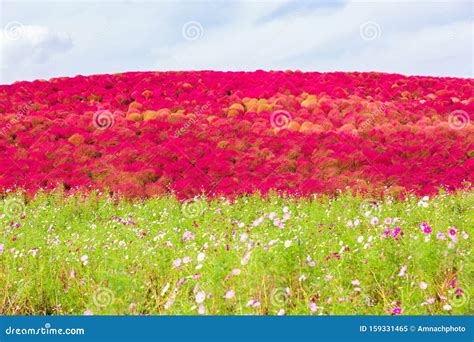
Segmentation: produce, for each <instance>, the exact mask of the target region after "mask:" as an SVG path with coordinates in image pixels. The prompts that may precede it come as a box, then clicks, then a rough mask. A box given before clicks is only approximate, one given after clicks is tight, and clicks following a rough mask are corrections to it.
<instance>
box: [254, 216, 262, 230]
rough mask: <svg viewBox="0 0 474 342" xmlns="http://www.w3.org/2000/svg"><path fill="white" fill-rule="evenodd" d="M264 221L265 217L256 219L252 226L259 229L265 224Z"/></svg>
mask: <svg viewBox="0 0 474 342" xmlns="http://www.w3.org/2000/svg"><path fill="white" fill-rule="evenodd" d="M263 219H264V217H263V216H262V217H259V218H258V219H256V220H255V221H253V223H252V226H254V227H258V226H259V225H260V224H261V223H262V222H263Z"/></svg>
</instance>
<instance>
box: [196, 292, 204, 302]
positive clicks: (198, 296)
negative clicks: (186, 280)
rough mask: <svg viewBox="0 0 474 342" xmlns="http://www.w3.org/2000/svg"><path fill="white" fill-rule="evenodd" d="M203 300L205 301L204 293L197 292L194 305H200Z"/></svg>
mask: <svg viewBox="0 0 474 342" xmlns="http://www.w3.org/2000/svg"><path fill="white" fill-rule="evenodd" d="M205 299H206V292H204V291H199V292H198V293H197V294H196V303H198V304H201V303H202V302H204V300H205Z"/></svg>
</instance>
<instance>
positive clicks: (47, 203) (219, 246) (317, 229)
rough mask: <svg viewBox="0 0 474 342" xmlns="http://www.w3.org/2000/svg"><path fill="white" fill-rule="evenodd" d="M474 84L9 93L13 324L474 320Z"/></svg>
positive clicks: (227, 76) (257, 77)
mask: <svg viewBox="0 0 474 342" xmlns="http://www.w3.org/2000/svg"><path fill="white" fill-rule="evenodd" d="M472 89H474V80H472V79H461V78H437V77H421V76H420V77H418V76H417V77H415V76H412V77H406V76H402V75H396V74H382V73H375V72H374V73H342V72H336V73H316V72H307V73H303V72H297V71H287V72H283V71H275V72H264V71H256V72H214V71H199V72H131V73H123V74H115V75H96V76H76V77H73V78H56V79H51V80H49V81H43V80H38V81H34V82H16V83H14V84H12V85H1V86H0V192H1V196H2V200H1V203H0V208H1V211H0V227H1V231H0V301H1V305H0V314H3V315H31V314H47V315H51V314H53V315H89V314H93V315H101V314H119V315H137V314H145V315H148V314H163V315H182V314H184V315H195V314H200V315H204V314H208V315H246V314H250V315H254V314H255V315H331V314H335V315H338V314H360V315H363V314H371V315H380V314H382V315H383V314H385V315H415V314H433V315H440V314H472V313H474V309H473V305H472V301H471V293H472V288H473V285H474V275H473V271H472V270H473V266H474V265H473V264H474V260H473V257H472V234H473V225H474V210H473V209H474V192H473V191H472V182H473V175H474V134H473V133H474V126H473V125H472V123H471V117H472V112H473V108H474V94H473V91H472Z"/></svg>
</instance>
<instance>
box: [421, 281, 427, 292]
mask: <svg viewBox="0 0 474 342" xmlns="http://www.w3.org/2000/svg"><path fill="white" fill-rule="evenodd" d="M427 288H428V284H427V283H425V282H424V281H420V289H422V290H426V289H427Z"/></svg>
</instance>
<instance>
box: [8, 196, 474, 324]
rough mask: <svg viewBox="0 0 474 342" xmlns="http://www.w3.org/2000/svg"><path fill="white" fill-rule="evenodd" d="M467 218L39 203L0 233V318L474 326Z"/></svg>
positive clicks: (359, 206)
mask: <svg viewBox="0 0 474 342" xmlns="http://www.w3.org/2000/svg"><path fill="white" fill-rule="evenodd" d="M15 201H19V199H18V197H9V198H8V199H7V202H6V203H9V204H10V205H11V204H12V203H14V202H15ZM473 207H474V196H473V194H472V192H470V193H459V194H456V195H440V196H438V197H436V198H434V199H426V198H425V199H423V198H416V197H411V198H409V199H407V200H406V201H403V202H401V201H393V200H390V199H385V200H384V201H383V202H377V203H374V202H372V201H367V200H364V199H362V198H360V197H359V198H357V197H353V196H351V195H348V194H345V195H341V196H339V197H338V198H337V199H329V198H320V199H319V200H317V201H314V200H309V199H300V200H298V201H296V200H295V199H294V198H283V197H280V196H270V197H269V198H267V199H262V198H261V197H260V196H250V197H241V198H239V199H238V200H236V201H235V202H232V203H231V202H229V201H223V200H220V199H216V200H212V201H207V202H204V201H198V202H194V203H193V204H182V203H180V202H178V201H177V200H176V199H175V198H168V197H161V198H152V199H147V200H145V201H144V202H140V203H137V202H133V203H131V202H128V201H122V202H119V203H117V202H114V201H113V200H111V199H110V198H103V197H97V196H95V195H92V196H83V197H79V196H73V197H65V196H63V195H62V194H54V195H46V194H40V195H38V196H37V197H36V198H35V200H34V201H32V202H30V203H29V204H28V205H27V206H26V208H25V212H24V213H23V216H21V217H15V218H11V217H10V218H5V217H4V218H2V219H1V220H0V222H1V224H2V227H3V231H2V243H1V244H0V260H1V266H0V267H1V268H0V298H1V300H2V303H1V306H0V308H1V309H0V310H1V312H0V313H1V314H7V315H10V314H16V315H18V314H23V315H24V314H55V315H65V314H72V315H77V314H79V315H82V314H94V315H98V314H121V315H122V314H123V315H127V314H173V315H175V314H179V315H181V314H214V315H224V314H225V315H242V314H259V315H260V314H262V315H263V314H265V315H277V314H280V315H283V314H286V315H294V314H299V315H310V314H314V315H319V314H325V315H327V314H361V315H362V314H378V315H380V314H382V315H384V314H386V315H397V314H408V315H410V314H451V313H452V314H467V313H473V307H472V301H471V298H470V293H471V292H470V291H471V290H472V287H473V285H474V279H473V276H472V267H473V259H472V233H473V231H472V227H473V223H474V215H473V210H472V208H473Z"/></svg>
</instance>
